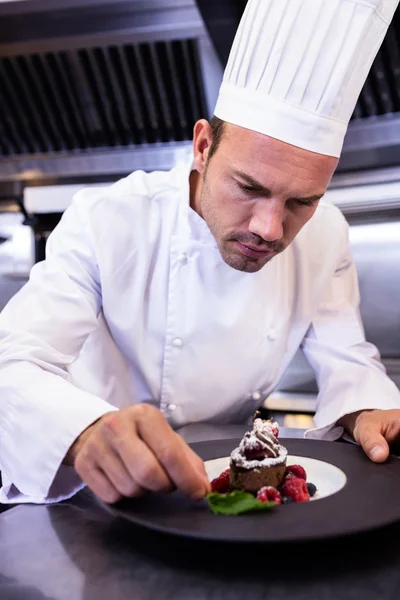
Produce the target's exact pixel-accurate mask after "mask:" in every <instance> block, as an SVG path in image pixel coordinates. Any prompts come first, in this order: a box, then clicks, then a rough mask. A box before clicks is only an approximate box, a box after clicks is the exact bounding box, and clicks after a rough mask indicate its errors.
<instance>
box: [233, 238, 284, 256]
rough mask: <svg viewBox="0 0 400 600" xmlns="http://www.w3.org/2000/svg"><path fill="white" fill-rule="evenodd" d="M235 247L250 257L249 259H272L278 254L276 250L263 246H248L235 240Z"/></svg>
mask: <svg viewBox="0 0 400 600" xmlns="http://www.w3.org/2000/svg"><path fill="white" fill-rule="evenodd" d="M235 245H236V247H237V248H238V250H239V251H240V252H241V253H242V254H244V255H245V256H248V257H249V258H259V259H260V258H265V257H271V256H273V255H274V254H275V253H276V250H275V249H273V248H265V247H263V246H261V247H260V246H252V245H247V244H244V243H243V242H240V241H239V240H235Z"/></svg>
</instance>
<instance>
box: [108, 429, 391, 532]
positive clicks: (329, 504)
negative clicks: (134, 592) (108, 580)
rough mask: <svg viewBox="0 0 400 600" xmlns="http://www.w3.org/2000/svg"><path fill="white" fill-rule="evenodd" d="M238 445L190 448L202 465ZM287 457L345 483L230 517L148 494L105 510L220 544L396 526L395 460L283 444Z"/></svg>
mask: <svg viewBox="0 0 400 600" xmlns="http://www.w3.org/2000/svg"><path fill="white" fill-rule="evenodd" d="M239 441H240V440H219V441H218V440H217V441H210V442H198V443H195V444H191V447H192V448H193V450H195V452H197V453H198V454H199V455H200V456H201V458H203V459H204V460H210V459H213V458H220V457H224V456H229V454H230V452H231V451H232V449H233V448H234V447H235V446H237V445H238V443H239ZM282 441H283V443H284V445H285V446H286V447H287V449H288V451H289V454H291V455H297V456H306V457H310V458H315V459H318V460H322V461H325V462H328V463H331V464H333V465H335V466H336V467H339V468H340V469H342V471H344V473H345V474H346V477H347V483H346V485H345V486H344V488H342V489H341V490H340V491H339V492H337V493H336V494H333V495H332V496H329V497H327V498H322V499H321V500H318V501H315V502H306V503H303V504H287V505H284V506H279V507H276V508H274V509H273V510H271V511H268V512H260V513H248V514H245V515H240V516H236V517H230V516H229V517H228V516H221V515H213V514H212V513H211V512H210V510H209V508H208V505H207V503H206V502H205V501H199V502H195V501H191V500H189V499H187V498H185V497H184V496H183V495H182V494H180V493H179V492H174V493H172V494H148V495H147V496H144V497H142V498H139V499H134V500H123V501H122V502H120V503H118V504H116V505H113V506H107V508H108V509H109V510H111V512H112V513H113V514H114V515H116V516H119V517H123V518H125V519H128V520H129V521H132V522H133V523H135V524H136V525H141V526H144V527H147V528H150V529H153V530H156V531H160V532H164V533H169V534H173V535H180V536H185V537H191V538H198V539H206V540H210V541H224V542H246V543H248V542H269V543H276V542H292V541H293V542H294V541H307V540H320V539H324V538H332V537H338V536H343V535H350V534H355V533H361V532H365V531H368V530H371V529H376V528H378V527H382V526H384V525H388V524H390V523H393V522H396V521H400V459H399V458H397V457H393V456H392V457H390V458H389V460H388V461H387V462H386V463H384V464H379V465H378V464H374V463H372V462H371V461H370V460H369V459H368V458H367V457H366V456H365V454H364V452H363V451H362V450H361V448H359V447H358V446H354V445H352V444H342V443H337V442H322V441H314V440H304V439H284V440H282Z"/></svg>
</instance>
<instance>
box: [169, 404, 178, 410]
mask: <svg viewBox="0 0 400 600" xmlns="http://www.w3.org/2000/svg"><path fill="white" fill-rule="evenodd" d="M176 409H177V406H176V404H168V410H176Z"/></svg>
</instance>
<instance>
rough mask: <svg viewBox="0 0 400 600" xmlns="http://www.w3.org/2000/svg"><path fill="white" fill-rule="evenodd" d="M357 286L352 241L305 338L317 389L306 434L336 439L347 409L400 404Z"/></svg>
mask: <svg viewBox="0 0 400 600" xmlns="http://www.w3.org/2000/svg"><path fill="white" fill-rule="evenodd" d="M359 301H360V295H359V288H358V280H357V273H356V269H355V266H354V263H353V260H352V257H351V253H350V250H349V246H348V241H347V240H346V244H345V247H344V250H343V252H342V256H341V258H340V261H339V264H338V266H337V269H336V272H335V274H334V277H333V279H332V281H331V284H330V286H329V289H328V290H327V291H326V295H325V297H324V298H323V300H322V302H321V303H320V304H319V306H318V308H317V311H316V314H315V316H314V318H313V321H312V324H311V327H310V328H309V331H308V333H307V335H306V337H305V339H304V340H303V345H302V347H303V351H304V354H305V356H306V358H307V360H308V362H309V363H310V365H311V366H312V367H313V369H314V371H315V374H316V378H317V383H318V388H319V394H318V399H317V410H316V414H315V423H316V426H317V428H316V429H313V430H310V431H308V432H307V433H306V437H310V438H317V439H318V438H324V439H330V440H334V439H337V438H339V437H340V436H341V435H342V434H343V428H342V427H339V426H337V425H336V423H337V421H339V419H340V418H341V417H343V416H344V415H347V414H350V413H352V412H355V411H359V410H363V409H391V408H400V391H399V389H398V388H397V387H396V385H395V384H394V383H393V382H392V381H391V380H390V379H389V377H387V375H386V372H385V368H384V366H383V364H382V363H381V361H380V356H379V352H378V350H377V348H376V347H375V346H374V345H372V344H370V343H368V342H366V340H365V334H364V329H363V325H362V322H361V318H360V314H359Z"/></svg>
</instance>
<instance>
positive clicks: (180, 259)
mask: <svg viewBox="0 0 400 600" xmlns="http://www.w3.org/2000/svg"><path fill="white" fill-rule="evenodd" d="M178 260H179V262H180V263H181V265H186V263H187V256H186V255H185V254H181V255H180V256H179V257H178Z"/></svg>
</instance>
